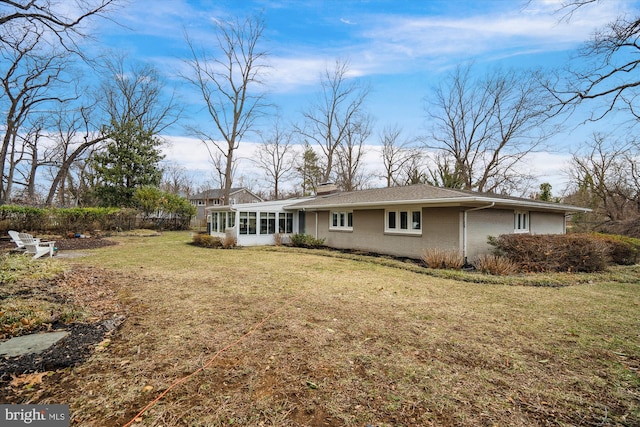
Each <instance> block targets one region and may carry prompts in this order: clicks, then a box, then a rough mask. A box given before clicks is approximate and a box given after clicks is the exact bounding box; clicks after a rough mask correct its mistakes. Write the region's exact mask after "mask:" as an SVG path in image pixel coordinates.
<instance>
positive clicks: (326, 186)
mask: <svg viewBox="0 0 640 427" xmlns="http://www.w3.org/2000/svg"><path fill="white" fill-rule="evenodd" d="M337 192H338V187H336V185H335V184H334V183H333V182H323V183H322V184H318V190H317V191H316V195H317V196H326V195H327V194H333V193H337Z"/></svg>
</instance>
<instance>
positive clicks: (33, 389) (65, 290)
mask: <svg viewBox="0 0 640 427" xmlns="http://www.w3.org/2000/svg"><path fill="white" fill-rule="evenodd" d="M78 240H80V239H78ZM82 240H90V239H82ZM117 286H118V282H117V280H116V279H114V277H113V274H111V273H109V274H107V273H106V272H104V271H102V270H100V269H96V268H89V267H81V266H76V267H75V268H73V269H71V270H69V271H66V272H64V273H62V274H60V275H58V276H56V277H55V278H53V279H48V280H45V279H40V280H23V281H18V282H17V283H11V284H5V286H3V289H2V291H3V292H2V294H0V299H1V300H2V301H3V310H0V312H1V313H2V314H4V313H5V311H4V310H5V309H8V308H10V307H11V306H19V305H20V303H21V301H29V303H30V304H31V306H38V305H37V304H38V302H41V303H43V304H45V306H46V307H47V308H48V310H50V312H49V314H48V319H44V320H42V318H41V317H38V312H37V310H36V311H33V314H32V316H30V315H29V314H24V313H28V311H27V312H25V311H23V312H22V313H23V314H21V318H20V319H19V320H17V321H16V322H14V323H11V321H8V320H7V317H6V316H4V317H3V320H4V321H3V324H2V325H1V326H2V328H1V331H0V332H1V333H0V337H2V338H3V339H8V338H11V337H14V336H22V335H26V334H29V333H37V332H44V331H58V330H65V331H68V332H69V335H68V336H66V337H65V338H63V339H61V340H60V341H58V342H57V343H55V344H54V345H52V346H51V347H49V348H48V349H47V350H45V351H43V352H41V353H31V354H25V355H22V356H16V357H4V358H0V401H1V402H8V403H24V401H25V397H26V396H31V397H34V396H38V395H39V394H40V393H42V391H43V390H40V389H39V386H38V384H40V383H41V381H42V375H45V374H46V375H47V376H52V375H58V374H61V372H63V371H64V370H65V369H67V368H70V367H74V366H77V365H78V364H80V363H82V362H83V361H85V360H86V359H87V358H88V357H89V356H90V355H91V354H93V353H94V352H96V351H102V350H104V349H105V348H106V347H107V346H108V345H109V343H110V341H109V338H108V336H109V335H110V334H111V333H112V332H113V331H115V330H116V329H117V328H118V327H119V326H120V324H121V323H122V322H123V321H124V319H125V310H124V307H122V306H121V305H120V304H119V303H118V301H117V298H116V296H117V293H116V289H117ZM34 379H37V381H36V382H35V383H34ZM29 399H31V398H29Z"/></svg>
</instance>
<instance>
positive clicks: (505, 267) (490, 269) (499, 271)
mask: <svg viewBox="0 0 640 427" xmlns="http://www.w3.org/2000/svg"><path fill="white" fill-rule="evenodd" d="M473 265H474V267H475V268H476V270H478V271H479V272H481V273H484V274H492V275H494V276H508V275H510V274H515V273H517V272H518V266H517V265H516V263H514V262H513V261H511V260H510V259H509V258H506V257H503V256H499V255H491V254H485V255H479V256H477V257H476V258H475V260H474V261H473Z"/></svg>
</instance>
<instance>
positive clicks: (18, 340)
mask: <svg viewBox="0 0 640 427" xmlns="http://www.w3.org/2000/svg"><path fill="white" fill-rule="evenodd" d="M67 335H69V332H67V331H58V332H45V333H41V334H31V335H24V336H21V337H15V338H11V339H9V340H7V341H5V342H2V343H0V356H5V357H15V356H22V355H25V354H30V353H41V352H43V351H45V350H46V349H48V348H49V347H51V346H52V345H54V344H55V343H57V342H58V341H60V340H61V339H62V338H64V337H66V336H67Z"/></svg>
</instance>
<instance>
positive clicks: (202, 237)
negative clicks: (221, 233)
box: [193, 234, 223, 248]
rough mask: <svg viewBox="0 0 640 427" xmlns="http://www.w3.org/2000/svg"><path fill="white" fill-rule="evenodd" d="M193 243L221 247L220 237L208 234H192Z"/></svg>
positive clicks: (208, 246) (206, 246)
mask: <svg viewBox="0 0 640 427" xmlns="http://www.w3.org/2000/svg"><path fill="white" fill-rule="evenodd" d="M193 244H194V245H196V246H202V247H204V248H221V247H223V241H222V239H221V238H220V237H217V236H211V235H210V234H194V236H193Z"/></svg>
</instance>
